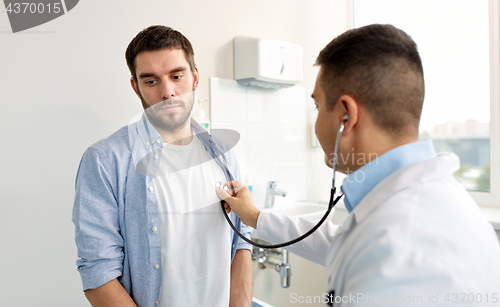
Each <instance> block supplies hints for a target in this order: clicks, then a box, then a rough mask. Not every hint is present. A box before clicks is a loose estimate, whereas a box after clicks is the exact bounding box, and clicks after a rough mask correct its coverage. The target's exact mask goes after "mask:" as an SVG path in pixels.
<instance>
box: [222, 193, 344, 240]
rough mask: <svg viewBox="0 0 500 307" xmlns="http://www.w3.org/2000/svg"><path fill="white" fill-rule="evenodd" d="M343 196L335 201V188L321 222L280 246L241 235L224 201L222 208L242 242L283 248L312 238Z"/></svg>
mask: <svg viewBox="0 0 500 307" xmlns="http://www.w3.org/2000/svg"><path fill="white" fill-rule="evenodd" d="M342 196H343V194H341V195H339V196H337V198H335V200H334V197H335V188H332V189H331V193H330V202H329V203H328V209H327V210H326V213H325V215H323V217H322V218H321V220H320V221H319V222H318V223H317V224H316V225H314V227H313V228H311V229H310V230H309V231H308V232H306V233H305V234H303V235H301V236H300V237H297V238H295V239H293V240H290V241H286V242H283V243H278V244H261V243H257V242H255V241H252V240H250V239H249V238H247V237H245V236H244V235H243V234H241V233H240V232H239V231H238V229H236V227H235V226H234V225H233V222H231V219H230V218H229V216H228V215H227V212H226V209H225V208H224V201H221V207H222V212H224V216H225V217H226V221H227V222H228V224H229V226H231V228H232V229H233V231H234V232H235V233H236V234H237V235H238V236H239V237H240V238H241V239H242V240H244V241H245V242H248V243H250V244H252V245H254V246H257V247H261V248H281V247H285V246H289V245H292V244H295V243H297V242H299V241H302V240H304V239H305V238H307V237H308V236H310V235H311V234H312V233H313V232H315V231H316V230H317V229H318V228H319V227H320V226H321V225H322V224H323V222H324V221H325V220H326V219H327V218H328V215H329V214H330V212H331V211H332V209H333V207H335V205H336V204H337V203H338V201H339V200H340V198H341V197H342Z"/></svg>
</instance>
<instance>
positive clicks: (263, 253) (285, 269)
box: [252, 246, 292, 288]
mask: <svg viewBox="0 0 500 307" xmlns="http://www.w3.org/2000/svg"><path fill="white" fill-rule="evenodd" d="M273 257H274V258H277V259H278V260H281V262H279V263H276V262H274V261H272V260H270V258H273ZM280 258H281V259H280ZM252 260H257V261H258V262H259V268H261V269H265V268H266V265H270V266H273V267H274V268H275V269H276V271H277V272H278V273H280V285H281V287H283V288H288V287H290V277H291V276H292V269H291V266H290V263H289V262H288V251H287V250H286V249H284V248H281V249H263V248H257V247H255V246H254V248H253V251H252Z"/></svg>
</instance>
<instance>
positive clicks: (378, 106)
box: [316, 24, 425, 135]
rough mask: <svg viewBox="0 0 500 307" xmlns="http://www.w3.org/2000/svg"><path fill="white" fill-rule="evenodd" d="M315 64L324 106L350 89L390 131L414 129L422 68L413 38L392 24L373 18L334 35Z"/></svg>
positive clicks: (331, 104)
mask: <svg viewBox="0 0 500 307" xmlns="http://www.w3.org/2000/svg"><path fill="white" fill-rule="evenodd" d="M316 65H319V66H320V67H321V76H320V77H319V82H320V86H321V88H322V89H323V91H324V93H325V95H326V99H327V108H328V110H332V109H333V108H334V107H335V104H336V103H337V101H338V99H339V98H340V97H341V96H342V95H350V96H351V97H353V98H354V99H355V100H356V101H358V102H359V103H360V104H361V105H362V106H363V107H364V108H366V110H367V111H368V112H369V114H370V115H371V117H372V118H373V121H374V123H375V124H376V125H377V126H378V127H380V128H382V129H383V130H385V131H387V132H389V133H391V134H393V135H406V134H408V133H411V134H415V133H416V134H417V135H418V125H419V123H420V115H421V113H422V106H423V102H424V93H425V88H424V72H423V68H422V61H421V59H420V55H419V53H418V49H417V45H416V44H415V42H414V41H413V39H412V38H411V37H410V36H409V35H408V34H406V33H405V32H403V31H402V30H400V29H397V28H395V27H394V26H392V25H380V24H372V25H369V26H365V27H361V28H357V29H352V30H349V31H347V32H345V33H343V34H341V35H340V36H338V37H336V38H335V39H334V40H332V41H331V42H330V43H329V44H328V45H327V46H326V47H325V48H324V49H323V50H322V51H321V52H320V53H319V56H318V58H317V60H316Z"/></svg>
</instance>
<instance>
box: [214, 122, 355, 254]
mask: <svg viewBox="0 0 500 307" xmlns="http://www.w3.org/2000/svg"><path fill="white" fill-rule="evenodd" d="M348 119H349V115H347V114H346V115H344V120H343V121H342V123H341V124H340V128H339V132H338V133H337V139H336V141H335V150H334V156H333V180H332V189H331V192H330V201H329V203H328V209H327V210H326V213H325V215H323V217H322V218H321V220H319V222H318V223H317V224H316V225H315V226H314V227H313V228H311V229H310V230H309V231H308V232H306V233H305V234H303V235H301V236H300V237H298V238H295V239H293V240H290V241H287V242H283V243H279V244H261V243H257V242H254V241H252V240H250V239H248V238H247V237H245V236H244V235H242V234H241V233H240V232H239V231H238V229H236V227H235V226H234V224H233V222H231V219H230V218H229V216H228V215H227V212H226V209H225V208H224V201H221V208H222V212H223V213H224V216H225V217H226V221H227V222H228V223H229V226H231V228H232V229H233V231H234V232H235V233H236V234H237V235H238V236H239V237H240V238H241V239H243V240H244V241H246V242H248V243H250V244H252V245H255V246H257V247H261V248H280V247H285V246H288V245H292V244H294V243H297V242H299V241H302V240H304V239H305V238H307V237H308V236H309V235H311V234H312V233H313V232H315V231H316V230H317V229H318V228H319V227H320V226H321V225H322V224H323V222H324V221H325V220H326V219H327V217H328V215H329V214H330V212H331V211H332V209H333V207H335V205H336V204H337V203H338V202H339V200H340V198H342V196H343V195H344V194H341V195H339V196H337V197H336V198H335V190H336V188H335V173H336V172H337V158H338V151H339V141H340V136H341V135H342V131H344V122H345V121H347V120H348ZM212 143H213V144H214V147H215V149H217V151H218V156H219V157H221V160H222V163H223V164H224V166H225V168H226V169H227V171H228V172H229V173H230V174H231V171H230V169H229V167H228V165H227V163H226V161H225V159H224V156H223V155H222V154H221V151H220V150H219V147H218V146H217V143H216V142H212ZM231 177H232V178H234V177H233V176H232V175H231ZM218 188H221V189H223V190H224V191H226V192H229V190H230V188H229V187H228V185H227V184H226V183H222V182H217V183H216V184H215V189H218Z"/></svg>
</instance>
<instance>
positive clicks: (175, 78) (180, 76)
mask: <svg viewBox="0 0 500 307" xmlns="http://www.w3.org/2000/svg"><path fill="white" fill-rule="evenodd" d="M181 78H182V75H175V76H173V77H172V79H174V80H180V79H181Z"/></svg>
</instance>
